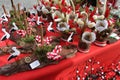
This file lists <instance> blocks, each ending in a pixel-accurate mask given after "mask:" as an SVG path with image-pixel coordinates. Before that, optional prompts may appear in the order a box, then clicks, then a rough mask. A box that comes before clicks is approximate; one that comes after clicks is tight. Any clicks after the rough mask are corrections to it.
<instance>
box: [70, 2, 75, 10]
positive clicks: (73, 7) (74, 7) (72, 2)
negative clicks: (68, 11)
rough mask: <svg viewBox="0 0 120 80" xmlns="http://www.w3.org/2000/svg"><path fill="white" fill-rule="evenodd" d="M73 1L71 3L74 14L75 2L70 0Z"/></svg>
mask: <svg viewBox="0 0 120 80" xmlns="http://www.w3.org/2000/svg"><path fill="white" fill-rule="evenodd" d="M70 1H71V3H72V7H73V10H74V12H75V5H74V2H73V0H70Z"/></svg>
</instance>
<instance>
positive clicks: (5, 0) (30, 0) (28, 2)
mask: <svg viewBox="0 0 120 80" xmlns="http://www.w3.org/2000/svg"><path fill="white" fill-rule="evenodd" d="M14 3H15V4H18V3H21V4H23V5H25V7H26V8H30V7H31V6H32V5H33V4H37V0H14ZM2 4H4V5H5V7H6V9H7V10H10V9H11V3H10V0H0V14H1V13H3V10H2ZM116 4H117V5H119V6H120V0H117V3H116Z"/></svg>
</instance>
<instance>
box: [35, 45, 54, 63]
mask: <svg viewBox="0 0 120 80" xmlns="http://www.w3.org/2000/svg"><path fill="white" fill-rule="evenodd" d="M53 49H54V46H48V45H44V46H42V47H37V48H36V50H35V52H34V53H35V55H36V56H37V57H38V59H39V60H40V61H42V62H45V63H49V62H50V61H52V60H49V59H48V58H47V55H46V54H47V52H51V51H52V50H53Z"/></svg>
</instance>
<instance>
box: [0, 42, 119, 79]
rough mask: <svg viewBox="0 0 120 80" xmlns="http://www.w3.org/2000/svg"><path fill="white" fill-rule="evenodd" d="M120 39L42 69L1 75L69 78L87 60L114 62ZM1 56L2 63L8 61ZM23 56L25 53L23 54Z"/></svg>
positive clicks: (2, 77) (117, 53)
mask: <svg viewBox="0 0 120 80" xmlns="http://www.w3.org/2000/svg"><path fill="white" fill-rule="evenodd" d="M119 51H120V41H118V42H116V43H114V44H111V45H107V46H106V47H97V46H95V45H92V46H91V50H90V52H89V53H86V54H85V53H79V52H78V53H77V54H76V56H75V57H73V58H70V59H66V60H63V61H61V62H60V63H58V64H56V65H49V66H46V67H44V68H41V69H36V70H32V71H26V72H21V73H17V74H14V75H12V76H7V77H6V76H0V79H1V80H48V79H49V80H55V77H56V76H57V77H56V79H57V80H61V78H62V80H67V79H66V78H65V77H66V76H67V75H66V74H68V72H69V71H70V70H72V69H73V67H74V66H76V65H78V64H82V63H84V61H85V60H87V59H89V58H91V57H96V59H97V60H99V61H101V62H103V63H104V64H105V65H108V64H110V63H112V61H113V60H115V59H116V58H118V56H120V52H119ZM7 56H8V55H5V56H1V57H0V63H7V62H6V60H5V59H6V57H7ZM21 56H23V55H21Z"/></svg>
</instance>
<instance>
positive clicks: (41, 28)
mask: <svg viewBox="0 0 120 80" xmlns="http://www.w3.org/2000/svg"><path fill="white" fill-rule="evenodd" d="M40 28H41V44H43V26H42V25H41V27H40Z"/></svg>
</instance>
